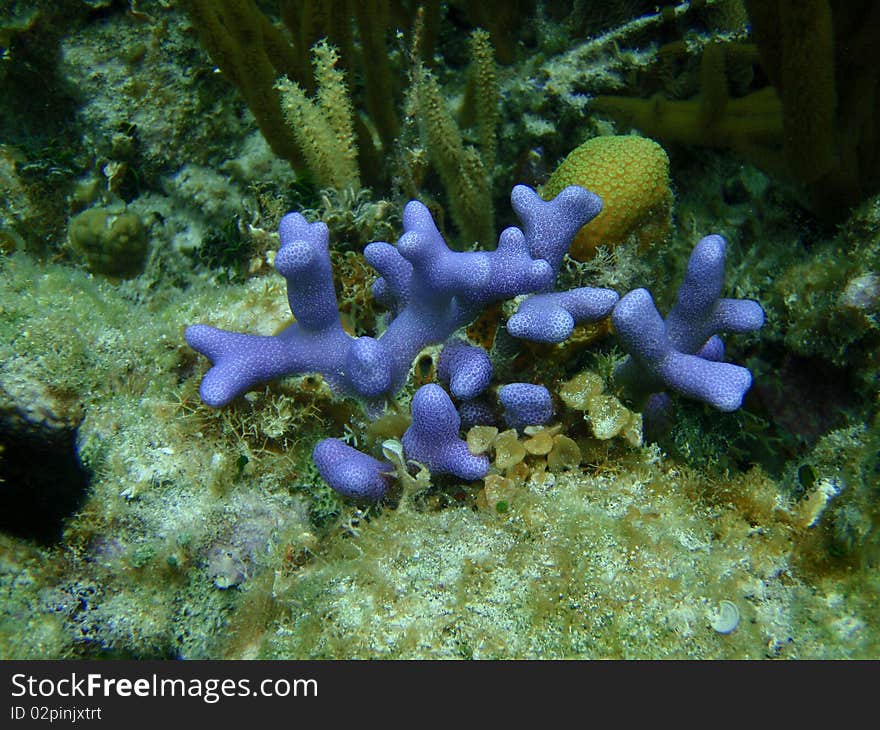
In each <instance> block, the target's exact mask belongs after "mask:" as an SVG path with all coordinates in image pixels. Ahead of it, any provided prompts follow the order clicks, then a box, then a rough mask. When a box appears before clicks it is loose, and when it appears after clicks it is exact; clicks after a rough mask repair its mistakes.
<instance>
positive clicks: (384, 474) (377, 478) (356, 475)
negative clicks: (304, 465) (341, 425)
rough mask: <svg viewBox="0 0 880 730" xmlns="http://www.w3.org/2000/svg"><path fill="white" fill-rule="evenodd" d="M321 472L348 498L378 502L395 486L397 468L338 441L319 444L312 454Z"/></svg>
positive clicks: (329, 482)
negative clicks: (392, 479) (394, 476)
mask: <svg viewBox="0 0 880 730" xmlns="http://www.w3.org/2000/svg"><path fill="white" fill-rule="evenodd" d="M312 460H313V461H314V462H315V466H316V467H317V468H318V473H319V474H320V475H321V477H323V479H324V481H326V482H327V484H329V485H330V486H331V487H332V488H333V489H334V490H335V491H337V492H339V494H341V495H343V496H344V497H350V498H352V499H356V500H359V501H363V502H378V501H379V500H380V499H382V497H384V496H385V493H386V492H387V491H388V488H389V487H390V486H391V476H390V475H391V474H392V473H393V472H394V467H393V466H392V465H391V463H390V462H387V461H379V460H378V459H374V458H373V457H372V456H370V455H368V454H365V453H363V452H361V451H358V450H357V449H355V448H354V447H352V446H349V445H348V444H347V443H345V442H344V441H342V440H340V439H337V438H327V439H323V440H322V441H319V442H318V443H317V445H316V446H315V449H314V451H313V452H312Z"/></svg>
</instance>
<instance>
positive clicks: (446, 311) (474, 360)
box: [186, 185, 763, 501]
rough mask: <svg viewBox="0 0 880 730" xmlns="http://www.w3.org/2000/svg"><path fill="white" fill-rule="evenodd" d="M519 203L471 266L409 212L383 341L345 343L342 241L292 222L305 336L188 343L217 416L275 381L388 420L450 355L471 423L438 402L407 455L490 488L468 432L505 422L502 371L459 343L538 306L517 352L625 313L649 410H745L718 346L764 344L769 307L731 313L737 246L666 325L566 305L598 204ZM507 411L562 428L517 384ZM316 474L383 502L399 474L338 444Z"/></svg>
mask: <svg viewBox="0 0 880 730" xmlns="http://www.w3.org/2000/svg"><path fill="white" fill-rule="evenodd" d="M511 203H512V205H513V208H514V210H515V211H516V213H517V214H518V216H519V218H520V220H521V221H522V224H523V227H522V229H520V228H516V227H511V228H507V229H505V230H504V231H503V232H502V233H501V235H500V237H499V240H498V246H497V248H496V249H495V250H494V251H470V252H456V251H452V250H451V249H450V248H449V247H448V246H447V245H446V243H445V241H444V240H443V238H442V237H441V235H440V233H439V231H438V230H437V227H436V226H435V224H434V221H433V220H432V218H431V215H430V213H429V212H428V209H427V208H426V207H425V206H424V205H422V204H421V203H419V202H417V201H410V202H409V203H408V204H407V205H406V208H405V209H404V213H403V228H404V233H403V235H402V236H401V237H400V239H398V241H397V244H396V245H392V244H390V243H385V242H376V243H371V244H369V245H368V246H367V247H366V248H365V250H364V256H365V257H366V259H367V261H368V262H369V263H370V264H371V265H372V266H373V267H374V268H375V269H376V270H377V271H378V272H379V274H380V277H379V278H378V279H377V280H376V282H375V283H374V284H373V295H374V297H375V298H376V299H377V301H379V302H380V303H381V304H383V305H385V306H386V307H387V308H388V309H389V316H388V322H387V326H386V327H385V330H384V332H382V333H381V334H380V335H379V336H378V337H375V338H374V337H368V336H363V337H352V336H351V335H349V334H347V333H346V332H345V331H344V330H343V329H342V325H341V323H340V319H339V311H338V307H337V301H336V295H335V292H334V288H333V275H332V270H331V265H330V255H329V250H328V231H327V226H326V225H325V224H323V223H308V222H307V221H306V220H305V219H304V218H303V217H302V216H301V215H299V214H298V213H290V214H288V215H286V216H285V217H284V218H283V219H282V220H281V224H280V226H279V233H280V238H281V247H280V249H279V251H278V254H277V256H276V258H275V267H276V269H277V270H278V272H279V273H280V274H281V275H282V276H284V277H285V279H287V291H288V302H289V304H290V309H291V311H292V312H293V314H294V316H295V318H296V322H295V323H294V324H292V325H290V326H289V327H288V328H286V329H285V330H284V331H282V332H281V333H279V334H278V335H274V336H258V335H248V334H241V333H237V332H227V331H224V330H220V329H217V328H214V327H210V326H208V325H203V324H197V325H193V326H191V327H189V328H187V330H186V340H187V342H188V343H189V344H190V346H192V347H193V348H194V349H196V350H198V351H199V352H201V353H202V354H204V355H205V356H207V357H208V358H209V359H210V360H211V362H212V367H211V368H210V369H209V370H208V372H207V374H206V375H205V377H204V379H203V380H202V383H201V386H200V391H199V392H200V394H201V397H202V400H203V401H204V402H205V403H207V404H208V405H210V406H215V407H217V406H222V405H225V404H227V403H229V402H230V401H231V400H233V399H234V398H235V397H237V396H238V395H240V394H242V393H244V392H245V391H247V390H248V389H250V388H251V387H253V386H254V385H257V384H258V383H261V382H263V381H266V380H270V379H274V378H279V377H282V376H287V375H299V374H306V373H320V374H321V375H323V376H324V378H325V379H326V380H327V381H328V383H329V384H330V385H331V387H333V388H334V389H335V390H336V391H337V392H339V393H342V394H346V395H351V396H355V397H357V398H359V399H360V400H361V401H362V402H363V403H364V405H365V406H366V408H367V410H368V412H369V413H371V414H373V415H375V414H378V413H380V412H381V411H382V409H383V408H384V405H385V401H386V400H387V399H388V398H391V397H393V396H394V394H395V393H396V392H397V391H398V390H399V389H400V388H401V387H402V386H403V384H404V382H405V380H406V376H407V374H408V372H409V369H410V367H411V365H412V362H413V360H414V359H415V358H416V356H417V355H418V353H419V352H420V351H421V350H422V348H424V347H425V346H427V345H431V344H438V343H441V342H446V346H445V348H444V351H443V353H442V355H441V358H440V362H439V368H438V370H439V375H440V378H441V380H442V381H443V382H446V383H449V387H450V390H451V391H452V393H453V395H455V396H456V398H458V399H460V401H461V403H460V409H461V415H460V413H459V412H458V411H456V408H455V405H454V404H453V402H452V400H451V398H450V397H449V395H448V394H447V393H446V391H444V390H443V388H441V387H440V386H439V385H433V384H431V385H426V386H423V387H422V388H420V389H419V390H418V391H417V393H416V395H415V396H414V398H413V401H412V416H413V420H412V425H411V426H410V427H409V429H408V430H407V431H406V433H405V434H404V436H403V439H402V446H403V451H404V453H405V458H406V459H407V460H413V461H416V462H419V463H421V464H424V465H425V466H427V467H428V468H429V469H430V470H431V471H433V472H435V473H448V474H453V475H455V476H457V477H458V478H460V479H466V480H472V479H477V478H480V477H482V476H484V475H485V474H486V473H487V471H488V461H487V459H486V457H485V456H474V455H472V454H470V452H469V451H468V448H467V444H466V443H465V441H463V440H462V439H461V438H460V429H461V420H462V416H464V417H465V420H466V421H467V423H468V424H469V425H473V423H474V422H476V423H486V422H488V420H489V419H491V408H490V407H489V406H488V405H487V404H486V403H484V402H483V401H482V400H479V399H475V396H478V395H479V394H480V393H482V392H484V391H485V390H486V388H487V386H488V385H489V381H490V380H491V378H492V364H491V362H490V360H489V358H488V356H487V355H486V353H485V352H483V351H482V350H480V349H479V348H477V347H474V346H472V345H469V344H467V343H466V342H464V341H462V340H457V339H455V338H453V337H452V335H453V334H454V333H455V332H456V330H458V329H459V328H461V327H462V326H464V325H466V324H468V323H469V322H470V321H472V320H473V319H474V318H475V317H476V316H477V314H479V312H480V310H481V309H482V308H483V307H484V306H485V305H487V304H489V303H492V302H496V301H501V300H505V299H510V298H513V297H517V296H521V295H529V296H527V297H526V298H525V299H524V300H523V301H522V302H521V303H520V306H519V310H518V312H517V313H516V314H515V315H513V316H512V317H511V318H510V320H509V321H508V331H509V332H510V333H511V334H513V335H514V336H516V337H520V338H524V339H531V340H537V341H542V342H562V341H564V340H565V339H567V338H568V337H569V336H570V335H571V333H572V331H573V328H574V326H575V325H576V324H579V323H581V322H591V321H598V320H600V319H602V318H604V317H606V316H608V315H609V314H612V310H613V315H612V321H613V323H614V326H615V328H616V331H617V333H618V335H619V337H620V339H621V342H622V344H623V346H624V349H625V350H626V351H627V352H628V353H629V354H630V356H631V357H630V359H629V360H628V361H627V362H626V363H624V364H623V366H622V367H621V368H619V370H618V373H617V375H618V376H619V377H620V378H621V380H623V381H625V384H627V385H629V386H630V387H631V388H632V389H633V390H635V391H639V392H642V393H643V394H644V395H645V397H647V396H648V395H649V394H650V393H652V392H656V391H660V390H663V389H664V388H669V389H671V390H674V391H677V392H679V393H682V394H684V395H687V396H689V397H693V398H698V399H700V400H703V401H705V402H707V403H710V404H711V405H713V406H715V407H716V408H719V409H721V410H734V409H736V408H738V407H739V406H740V404H741V402H742V398H743V395H744V394H745V391H746V390H747V389H748V388H749V386H750V384H751V375H750V373H749V371H748V370H746V369H745V368H742V367H739V366H737V365H732V364H728V363H722V362H720V360H721V358H722V357H723V345H722V343H721V340H720V339H719V338H718V337H717V335H716V333H717V332H720V331H732V332H748V331H751V330H753V329H756V328H758V327H760V326H761V324H762V323H763V310H762V309H761V307H760V305H758V304H757V302H751V301H744V300H735V299H720V298H719V296H720V292H721V287H722V284H723V278H724V248H725V243H724V239H722V238H721V237H720V236H708V237H706V238H704V239H703V240H702V241H700V243H699V244H698V245H697V246H696V248H695V249H694V252H693V254H692V255H691V259H690V262H689V264H688V270H687V274H686V276H685V279H684V283H683V284H682V287H681V289H680V290H679V295H678V301H677V302H676V304H675V306H674V307H673V309H672V311H671V312H670V313H669V315H668V316H667V317H666V320H665V321H664V320H663V319H662V318H661V317H660V314H659V313H658V312H657V310H656V308H655V307H654V303H653V300H652V299H651V295H650V294H649V293H648V292H647V291H646V290H644V289H638V290H636V291H633V292H630V293H629V294H627V295H626V296H624V297H623V298H622V299H620V300H619V301H618V295H617V294H616V293H615V292H613V291H610V290H608V289H593V288H590V287H583V288H579V289H573V290H571V291H565V292H556V291H553V290H552V288H553V285H554V282H555V279H556V274H557V273H558V271H559V267H560V265H561V263H562V259H563V256H564V255H565V253H566V251H567V250H568V247H569V245H570V244H571V241H572V238H573V237H574V235H575V233H576V232H577V231H578V230H579V229H580V228H581V227H582V226H583V225H585V224H586V223H588V222H589V221H591V220H592V219H593V218H594V217H595V216H596V215H598V214H599V212H600V211H601V209H602V203H601V200H600V199H599V198H598V196H596V195H594V194H593V193H591V192H589V191H587V190H584V189H583V188H580V187H577V186H572V187H568V188H566V189H565V190H563V191H562V192H561V193H560V194H559V195H557V196H556V197H555V198H554V199H553V200H550V201H544V200H542V199H541V198H540V197H539V196H538V195H537V193H535V191H534V190H532V189H531V188H529V187H526V186H524V185H517V186H516V187H514V188H513V191H512V192H511ZM499 398H500V400H501V402H502V405H503V406H504V409H505V420H506V421H507V422H508V424H509V425H511V426H513V427H515V428H522V427H525V426H527V425H535V424H541V423H545V422H546V421H547V420H549V419H550V418H551V417H552V414H553V404H552V399H551V398H550V393H549V392H548V391H547V389H546V388H544V387H543V386H539V385H532V384H526V383H513V384H509V385H507V386H504V387H503V388H501V389H500V391H499ZM484 419H485V420H484ZM313 458H314V461H315V464H316V466H317V468H318V471H319V473H320V474H321V476H322V477H323V478H324V479H325V480H326V481H327V482H328V483H329V484H330V485H331V486H332V487H333V488H334V489H336V490H337V491H338V492H340V493H341V494H343V495H345V496H348V497H352V498H355V499H359V500H363V501H377V500H379V499H381V498H382V497H383V496H384V495H385V493H386V491H387V489H388V488H389V486H390V483H391V479H392V477H391V473H392V465H391V464H390V463H388V462H383V461H379V460H377V459H374V458H373V457H371V456H369V455H367V454H364V453H362V452H360V451H358V450H357V449H354V448H352V447H350V446H348V445H346V444H345V443H343V442H342V441H340V440H339V439H332V438H331V439H325V440H323V441H321V442H320V443H319V444H317V446H316V447H315V449H314V452H313Z"/></svg>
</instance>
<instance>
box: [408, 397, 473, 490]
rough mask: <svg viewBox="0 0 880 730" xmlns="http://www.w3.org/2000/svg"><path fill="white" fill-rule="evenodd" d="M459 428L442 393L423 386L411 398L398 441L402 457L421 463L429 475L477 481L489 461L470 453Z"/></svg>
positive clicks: (456, 419) (451, 405)
mask: <svg viewBox="0 0 880 730" xmlns="http://www.w3.org/2000/svg"><path fill="white" fill-rule="evenodd" d="M460 428H461V418H460V416H459V415H458V411H456V410H455V405H454V404H453V403H452V399H451V398H450V397H449V395H448V394H447V393H446V391H445V390H443V388H441V387H440V386H439V385H436V384H434V383H429V384H428V385H423V386H422V387H421V388H419V389H418V390H417V391H416V394H415V395H414V396H413V399H412V423H411V424H410V426H409V428H408V429H406V432H405V433H404V434H403V438H402V439H401V442H402V443H403V451H404V453H405V454H406V458H407V459H412V460H413V461H417V462H419V463H421V464H424V465H425V466H426V467H428V469H429V470H430V471H431V473H432V474H452V475H453V476H456V477H458V478H459V479H464V480H465V481H473V480H474V479H481V478H482V477H484V476H486V474H487V473H488V471H489V459H488V458H487V457H485V456H482V455H481V456H474V455H473V454H472V453H471V452H470V450H469V449H468V446H467V442H465V441H464V440H463V439H462V438H461V437H460V436H459V429H460Z"/></svg>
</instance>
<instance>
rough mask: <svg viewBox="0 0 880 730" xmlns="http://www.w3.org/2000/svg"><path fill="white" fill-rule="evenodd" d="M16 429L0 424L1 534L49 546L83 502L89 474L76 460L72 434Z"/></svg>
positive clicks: (74, 439) (73, 433) (61, 532)
mask: <svg viewBox="0 0 880 730" xmlns="http://www.w3.org/2000/svg"><path fill="white" fill-rule="evenodd" d="M16 426H17V427H16V428H11V427H10V425H9V423H8V422H4V421H3V420H2V419H0V444H2V445H3V447H4V448H3V453H2V454H0V530H2V531H3V532H6V533H9V534H10V535H14V536H16V537H21V538H24V539H27V540H33V541H34V542H36V543H40V544H42V545H51V544H53V543H56V542H58V541H60V540H61V537H62V534H63V530H64V522H65V520H66V519H67V518H68V517H70V516H71V515H72V514H73V513H75V512H76V511H77V510H78V509H79V508H80V507H82V505H83V503H84V502H85V499H86V494H87V492H88V486H89V480H90V478H91V474H90V472H89V471H88V470H87V469H86V468H85V467H83V465H82V464H81V463H80V461H79V458H78V456H77V450H76V429H61V430H58V431H51V432H49V433H47V432H46V431H45V430H44V429H41V428H30V429H28V428H21V427H20V424H16Z"/></svg>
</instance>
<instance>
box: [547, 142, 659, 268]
mask: <svg viewBox="0 0 880 730" xmlns="http://www.w3.org/2000/svg"><path fill="white" fill-rule="evenodd" d="M569 185H580V186H581V187H584V188H586V189H587V190H590V191H592V192H594V193H596V194H597V195H598V196H599V197H601V198H602V212H601V213H599V215H598V216H596V217H595V218H594V219H593V220H592V221H590V223H588V224H587V225H585V226H584V227H583V228H581V229H580V231H578V233H577V235H576V236H575V238H574V241H573V242H572V244H571V248H570V249H569V253H570V254H571V255H572V256H573V257H574V258H576V259H578V260H579V261H587V260H589V259H591V258H592V257H593V256H594V254H595V253H596V247H597V246H608V247H613V246H616V245H618V244H620V243H623V242H625V241H628V240H635V241H637V242H638V244H639V246H641V247H643V248H645V247H647V246H649V245H651V244H653V243H654V242H656V241H663V240H665V239H666V238H667V237H668V235H669V230H670V226H671V211H672V191H671V190H670V188H669V158H668V157H667V156H666V152H665V151H664V149H663V148H662V147H661V146H660V145H659V144H657V143H656V142H655V141H654V140H652V139H648V138H646V137H638V136H636V135H625V136H606V137H594V138H593V139H589V140H587V141H586V142H584V143H583V144H582V145H581V146H580V147H578V148H577V149H575V150H572V152H570V153H569V155H568V157H566V158H565V159H564V160H563V161H562V163H560V165H559V167H557V168H556V171H555V172H554V173H553V174H552V175H551V176H550V179H549V180H548V181H547V184H546V185H545V186H544V188H543V190H542V191H541V196H542V197H543V198H544V199H545V200H550V199H552V198H554V197H555V196H556V195H558V194H559V193H560V192H561V191H562V190H563V189H564V188H566V187H568V186H569Z"/></svg>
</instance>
